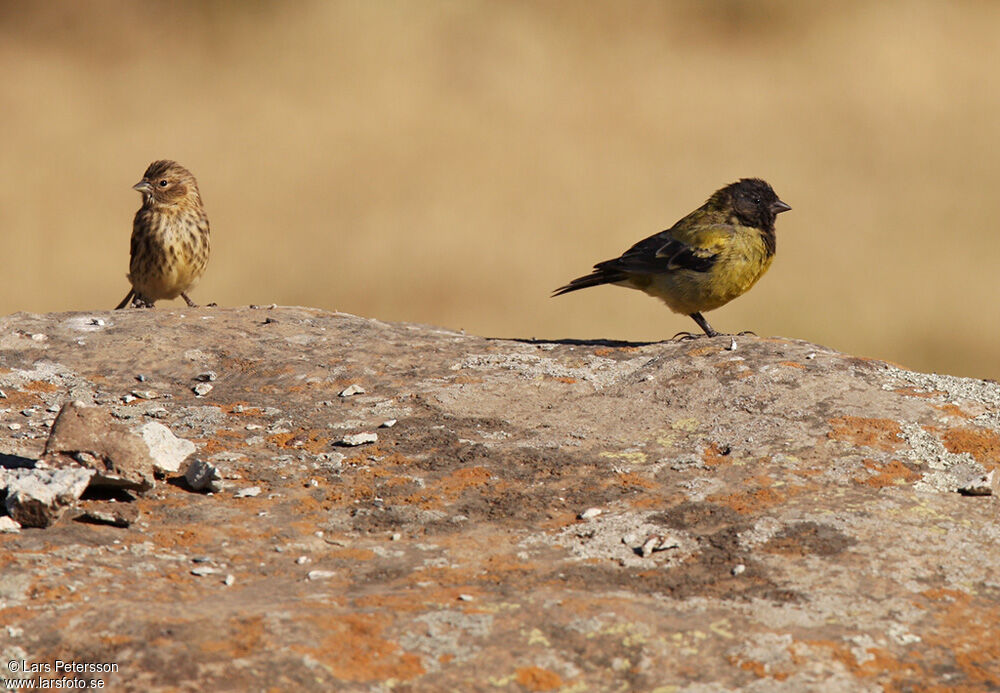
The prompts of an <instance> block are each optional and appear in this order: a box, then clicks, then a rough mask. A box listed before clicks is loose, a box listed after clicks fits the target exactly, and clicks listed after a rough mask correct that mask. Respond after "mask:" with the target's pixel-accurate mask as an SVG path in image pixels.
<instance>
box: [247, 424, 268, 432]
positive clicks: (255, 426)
mask: <svg viewBox="0 0 1000 693" xmlns="http://www.w3.org/2000/svg"><path fill="white" fill-rule="evenodd" d="M243 428H245V429H246V430H248V431H259V430H260V429H262V428H264V427H263V426H261V425H260V424H247V425H246V426H244V427H243Z"/></svg>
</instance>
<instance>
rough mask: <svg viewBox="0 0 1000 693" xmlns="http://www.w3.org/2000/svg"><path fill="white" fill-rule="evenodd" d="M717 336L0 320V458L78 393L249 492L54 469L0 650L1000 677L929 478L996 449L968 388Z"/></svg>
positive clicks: (981, 529) (824, 680)
mask: <svg viewBox="0 0 1000 693" xmlns="http://www.w3.org/2000/svg"><path fill="white" fill-rule="evenodd" d="M39 335H44V337H39ZM735 341H736V343H737V347H738V348H737V349H735V350H733V349H731V348H730V347H731V342H730V339H729V338H728V337H720V338H716V339H708V338H701V339H697V340H694V341H690V342H663V343H655V344H621V343H613V342H593V343H586V342H576V341H563V342H544V341H511V340H500V339H484V338H481V337H474V336H468V335H463V334H459V333H455V332H450V331H446V330H439V329H433V328H428V327H422V326H417V325H407V324H387V323H382V322H378V321H374V320H365V319H361V318H357V317H353V316H350V315H344V314H339V313H326V312H322V311H318V310H310V309H302V308H277V309H273V310H260V309H251V308H242V309H211V308H209V309H191V310H185V311H176V312H175V311H167V310H132V311H120V312H116V313H94V314H87V315H81V314H51V315H25V314H18V315H13V316H8V317H6V318H3V319H2V320H0V390H2V391H3V392H4V393H5V394H6V398H5V399H2V400H0V409H2V411H0V431H2V432H3V433H2V436H0V445H2V447H0V452H2V455H0V464H2V465H3V466H5V467H8V468H17V467H24V466H27V465H29V464H30V462H31V461H32V460H34V459H37V458H38V457H40V456H41V454H42V451H43V446H44V443H45V440H46V437H47V435H48V427H49V426H50V425H51V421H52V417H53V415H54V411H56V410H58V407H59V406H61V405H62V404H64V403H66V402H68V401H72V400H83V401H85V402H88V403H91V404H95V405H98V406H100V407H102V409H103V410H106V411H109V412H111V413H112V414H113V416H114V417H116V418H117V419H119V420H120V421H122V422H124V423H126V424H128V425H129V426H130V427H134V426H139V425H141V424H144V423H147V422H149V421H156V422H159V423H163V424H165V425H166V426H168V427H169V428H170V429H171V430H172V431H174V432H175V433H176V434H177V435H179V436H180V437H182V438H186V439H188V440H190V441H191V442H193V443H194V444H195V445H196V446H197V448H198V450H197V452H196V453H195V456H196V457H197V458H198V459H203V460H204V461H205V462H208V463H209V464H211V465H213V466H215V467H217V469H218V470H220V472H219V473H220V475H221V476H224V477H225V479H226V483H227V484H231V487H232V488H233V490H234V491H235V490H238V489H243V488H252V487H259V489H260V493H259V495H256V496H253V495H245V496H243V497H238V498H237V497H234V495H235V494H234V493H232V492H226V493H216V494H204V493H194V492H192V491H191V490H190V489H189V487H188V486H187V484H186V483H185V482H184V481H183V479H181V478H179V477H172V478H168V480H167V483H161V484H157V485H156V487H155V488H153V489H152V490H151V491H149V492H148V493H147V494H146V495H145V496H143V497H140V498H138V499H134V500H130V499H129V498H118V499H115V500H116V502H117V504H118V505H122V504H127V505H128V506H129V507H131V508H133V509H134V511H135V512H134V514H132V515H131V516H130V518H129V519H127V520H122V521H121V522H120V524H125V523H126V522H127V523H128V526H127V527H116V526H111V525H109V524H104V521H103V520H101V518H106V521H109V522H110V521H114V518H115V517H117V515H115V514H114V513H112V514H110V515H109V514H108V513H109V509H108V506H107V503H108V501H109V499H106V498H102V499H93V500H88V499H87V498H86V496H85V497H84V499H82V500H81V501H80V508H79V510H77V511H75V512H78V513H80V516H78V517H76V518H74V517H73V516H72V513H67V515H66V516H64V517H63V519H61V520H60V521H59V522H57V523H56V524H55V525H53V526H51V527H48V528H46V529H22V530H21V531H20V532H19V533H4V534H0V546H2V547H3V550H2V551H0V562H2V565H0V622H2V623H3V624H4V625H5V626H6V628H4V629H0V655H2V659H4V660H5V661H6V660H15V661H23V662H25V663H27V664H28V665H31V664H32V663H35V664H44V663H48V664H49V665H50V666H51V665H52V664H53V663H54V662H55V661H56V660H62V661H76V662H91V663H114V664H116V665H117V668H118V670H117V671H116V672H102V673H89V674H86V673H76V674H73V675H74V676H77V677H79V678H87V677H89V678H99V679H101V680H103V681H104V682H105V683H106V685H107V686H108V687H109V688H110V689H111V690H144V691H174V690H265V689H266V690H316V691H325V690H380V691H382V690H390V689H399V690H512V691H545V690H623V689H631V690H650V691H653V690H660V691H692V692H693V691H698V692H699V693H700V692H703V691H719V690H746V691H761V692H763V691H789V692H790V691H806V690H822V691H876V690H899V691H902V690H965V691H978V690H983V691H985V690H996V689H997V688H998V687H1000V578H998V575H1000V552H998V551H997V548H996V547H997V546H998V545H1000V501H998V498H997V496H996V495H962V494H961V493H959V492H958V491H959V489H963V488H965V489H968V488H975V489H977V491H976V492H977V493H978V492H983V489H985V490H986V491H988V490H989V489H990V488H991V486H990V484H991V483H992V478H991V477H989V476H988V475H989V473H990V472H992V471H994V470H995V469H996V468H997V467H998V466H1000V388H998V387H997V385H996V384H995V383H990V382H984V381H975V380H968V379H960V378H952V377H947V376H935V375H926V374H921V373H915V372H911V371H907V370H904V369H901V368H899V367H896V366H893V365H890V364H886V363H882V362H879V361H872V360H867V359H861V358H855V357H852V356H847V355H844V354H840V353H837V352H834V351H831V350H829V349H826V348H823V347H820V346H816V345H813V344H808V343H804V342H800V341H795V340H787V339H777V338H773V339H761V338H756V337H736V338H735ZM208 372H212V373H213V374H214V375H215V376H216V377H215V378H214V379H213V380H212V384H213V386H214V387H213V388H212V389H211V391H209V392H206V393H204V394H203V395H201V396H199V395H197V394H196V393H195V392H194V391H193V390H192V388H193V387H194V386H195V385H196V384H197V383H199V382H204V380H203V379H202V378H201V376H202V374H205V373H208ZM352 386H357V387H356V388H353V391H354V394H352V395H351V396H347V397H341V396H339V395H340V393H342V392H344V391H345V390H347V389H351V388H352ZM359 389H360V390H363V392H358V391H357V390H359ZM26 411H27V412H30V414H25V413H24V412H26ZM393 419H394V420H396V424H395V425H394V426H392V427H391V428H379V426H382V425H383V424H384V423H385V422H387V421H389V420H393ZM376 429H378V431H379V432H378V437H377V441H375V442H372V443H369V444H366V445H361V446H358V447H342V446H338V445H337V443H338V442H339V441H342V440H344V439H345V438H346V437H347V436H354V435H357V434H360V433H370V432H372V431H374V430H376ZM977 479H978V480H980V481H978V482H976V481H975V480H977ZM970 480H972V481H970ZM983 480H985V482H984V481H983ZM970 484H972V486H970ZM227 488H228V486H227ZM88 503H94V504H95V507H94V513H91V520H89V521H88V520H86V519H85V518H83V517H82V514H83V513H85V512H87V505H88ZM98 504H104V505H98ZM596 510H600V512H596ZM584 518H585V519H584ZM95 519H96V520H98V521H94V520H95ZM9 671H10V668H9V667H7V666H5V667H3V675H4V676H8V678H9V677H12V676H13V674H9ZM35 676H40V677H46V676H50V677H51V676H55V675H54V674H44V673H43V674H36V675H35Z"/></svg>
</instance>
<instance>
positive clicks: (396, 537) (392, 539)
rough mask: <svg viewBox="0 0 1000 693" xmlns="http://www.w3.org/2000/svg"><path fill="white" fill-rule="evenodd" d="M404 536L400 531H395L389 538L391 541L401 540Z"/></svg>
mask: <svg viewBox="0 0 1000 693" xmlns="http://www.w3.org/2000/svg"><path fill="white" fill-rule="evenodd" d="M402 538H403V535H402V534H400V533H399V532H393V534H392V536H391V537H389V540H390V541H399V540H400V539H402Z"/></svg>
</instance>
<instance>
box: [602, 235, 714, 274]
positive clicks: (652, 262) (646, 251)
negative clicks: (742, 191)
mask: <svg viewBox="0 0 1000 693" xmlns="http://www.w3.org/2000/svg"><path fill="white" fill-rule="evenodd" d="M732 234H733V232H732V227H730V226H728V225H726V224H711V225H708V226H704V227H701V228H698V229H690V230H686V232H685V233H683V234H682V233H678V230H677V229H676V227H675V228H674V229H670V230H668V231H663V232H661V233H658V234H656V235H655V236H650V237H649V238H647V239H645V240H642V241H639V242H638V243H636V244H635V245H634V246H632V247H631V248H629V249H628V250H626V251H625V252H624V253H623V254H622V256H621V257H619V258H615V259H614V260H608V261H607V262H602V263H601V264H600V265H598V266H597V267H599V268H604V269H608V270H617V271H619V272H628V273H637V274H657V273H663V272H673V271H675V270H691V271H693V272H708V271H709V270H711V269H712V266H713V265H714V264H715V262H716V260H717V259H718V257H719V253H721V252H722V251H723V249H724V248H725V245H726V243H727V242H728V241H729V239H730V238H731V237H732ZM678 236H682V238H678Z"/></svg>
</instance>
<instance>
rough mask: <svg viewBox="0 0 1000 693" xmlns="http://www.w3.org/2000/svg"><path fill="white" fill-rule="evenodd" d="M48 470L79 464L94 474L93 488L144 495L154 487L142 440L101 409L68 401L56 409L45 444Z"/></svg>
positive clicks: (149, 460)
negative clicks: (55, 415) (91, 470)
mask: <svg viewBox="0 0 1000 693" xmlns="http://www.w3.org/2000/svg"><path fill="white" fill-rule="evenodd" d="M43 459H44V460H45V462H46V463H47V464H48V465H49V466H51V467H65V466H66V465H67V464H72V465H74V466H75V465H76V464H81V465H83V466H85V467H87V468H89V469H93V470H94V471H96V472H97V473H96V474H95V475H94V477H93V479H91V482H90V483H91V485H92V486H98V487H105V488H115V489H126V490H129V491H137V492H139V493H145V492H146V491H148V490H150V489H151V488H153V486H154V485H155V483H156V482H155V479H154V478H153V458H152V457H151V456H150V454H149V446H147V445H146V443H145V441H144V440H143V439H142V437H141V436H140V435H139V434H137V433H136V432H135V431H133V430H132V429H130V428H129V427H127V426H125V425H124V424H120V423H116V422H115V421H114V420H113V418H112V416H111V414H110V412H109V411H108V410H107V409H104V408H102V407H94V406H87V405H86V404H84V403H83V402H70V403H69V404H66V405H64V406H63V407H62V409H60V410H59V415H58V416H57V417H56V420H55V421H54V422H53V423H52V430H51V433H50V434H49V439H48V440H47V441H46V443H45V453H44V455H43Z"/></svg>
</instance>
